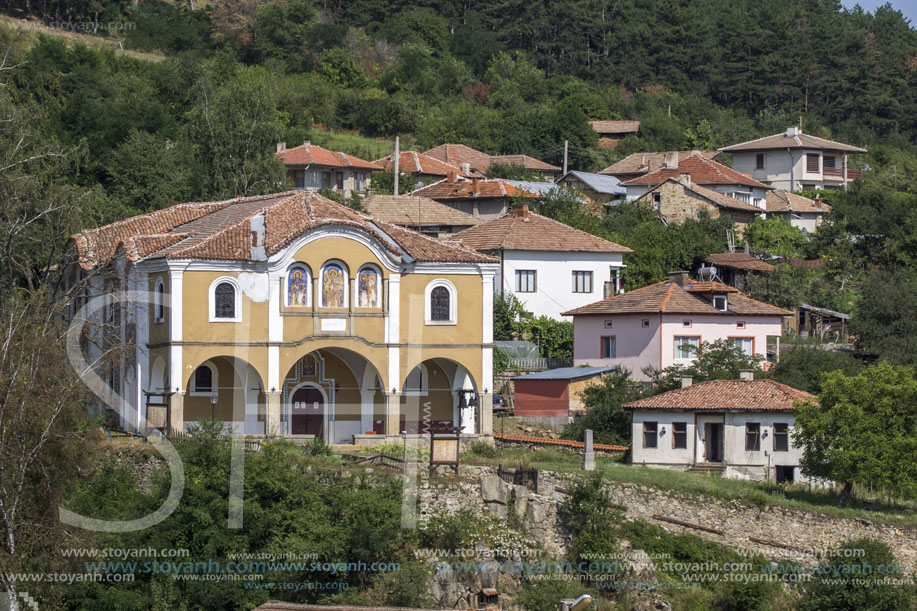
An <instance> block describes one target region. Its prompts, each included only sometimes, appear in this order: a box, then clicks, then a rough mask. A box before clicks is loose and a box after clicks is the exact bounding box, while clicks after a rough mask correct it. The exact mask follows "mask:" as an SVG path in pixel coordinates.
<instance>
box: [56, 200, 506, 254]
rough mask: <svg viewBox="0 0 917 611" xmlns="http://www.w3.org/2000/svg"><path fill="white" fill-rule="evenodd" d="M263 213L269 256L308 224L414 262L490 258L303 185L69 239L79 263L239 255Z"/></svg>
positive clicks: (175, 209)
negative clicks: (359, 234)
mask: <svg viewBox="0 0 917 611" xmlns="http://www.w3.org/2000/svg"><path fill="white" fill-rule="evenodd" d="M261 214H263V215H264V225H265V247H266V250H267V254H268V256H270V255H273V254H275V253H277V252H279V251H280V250H282V249H283V248H285V247H286V246H288V245H289V244H290V243H292V242H293V241H294V240H295V239H296V238H298V237H299V236H301V235H303V234H304V233H306V232H307V231H310V230H312V229H317V228H319V227H325V226H346V227H353V228H356V229H360V230H362V231H365V232H367V233H369V234H371V235H372V236H373V237H375V238H376V239H377V240H378V241H379V243H380V245H381V246H382V247H383V248H385V249H386V250H388V251H390V252H392V253H393V254H395V255H400V254H401V253H402V250H403V251H404V252H405V253H406V254H408V255H409V256H410V257H413V258H414V259H416V260H418V261H426V262H444V263H466V262H467V263H492V262H495V261H496V260H495V259H493V258H492V257H487V256H485V255H482V254H480V253H477V252H474V251H472V250H468V249H466V248H463V247H461V246H459V245H450V244H444V243H441V242H438V241H437V240H434V239H432V238H429V237H427V236H424V235H421V234H419V233H417V232H414V231H410V230H408V229H404V228H401V227H397V226H395V225H390V224H388V223H386V222H384V221H380V220H378V219H374V218H372V217H370V216H367V215H365V214H360V213H358V212H356V211H354V210H351V209H350V208H347V207H346V206H342V205H340V204H337V203H335V202H333V201H331V200H330V199H327V198H325V197H322V196H321V195H319V194H318V193H316V192H314V191H309V190H299V191H288V192H286V193H275V194H272V195H262V196H257V197H248V198H237V199H232V200H226V201H221V202H203V203H190V204H178V205H176V206H172V207H170V208H165V209H162V210H157V211H155V212H150V213H149V214H144V215H140V216H135V217H131V218H128V219H124V220H123V221H118V222H116V223H112V224H110V225H105V226H104V227H99V228H98V229H87V230H85V231H82V232H80V233H78V234H76V235H74V236H73V241H74V243H75V245H76V248H77V252H78V257H79V264H80V266H81V267H82V268H84V269H91V268H94V267H97V266H99V265H104V264H106V263H108V262H109V261H110V260H111V259H112V258H113V257H114V256H115V254H116V253H117V252H118V249H119V248H123V250H124V252H125V254H126V256H127V258H128V259H129V260H131V261H134V262H136V261H140V260H145V259H163V258H164V259H205V260H228V261H245V260H248V259H249V258H250V256H251V219H252V218H253V217H254V216H257V215H261Z"/></svg>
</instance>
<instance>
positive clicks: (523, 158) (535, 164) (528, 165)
mask: <svg viewBox="0 0 917 611" xmlns="http://www.w3.org/2000/svg"><path fill="white" fill-rule="evenodd" d="M490 161H491V163H501V164H504V165H518V166H522V167H524V168H525V169H526V170H533V171H535V172H560V171H561V169H562V168H559V167H557V166H556V165H551V164H550V163H547V162H544V161H541V160H540V159H535V158H534V157H529V156H528V155H494V156H493V157H491V158H490Z"/></svg>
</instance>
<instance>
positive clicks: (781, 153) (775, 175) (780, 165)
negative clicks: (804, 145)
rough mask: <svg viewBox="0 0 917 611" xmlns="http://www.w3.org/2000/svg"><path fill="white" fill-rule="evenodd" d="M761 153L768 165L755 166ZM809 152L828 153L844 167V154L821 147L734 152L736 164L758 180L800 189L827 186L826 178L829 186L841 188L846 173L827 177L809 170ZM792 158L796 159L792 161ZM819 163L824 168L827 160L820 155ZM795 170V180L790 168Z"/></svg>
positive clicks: (733, 160)
mask: <svg viewBox="0 0 917 611" xmlns="http://www.w3.org/2000/svg"><path fill="white" fill-rule="evenodd" d="M758 153H762V154H763V155H764V169H762V170H757V169H755V165H756V158H757V155H758ZM808 153H813V154H817V155H820V156H823V155H825V154H826V155H827V156H828V157H834V164H835V165H834V167H835V168H837V169H839V170H840V169H843V167H844V154H843V153H838V152H831V151H827V152H825V151H821V150H819V149H791V150H789V151H788V150H786V149H782V150H771V151H747V152H737V153H732V167H733V168H735V169H736V170H738V171H739V172H742V173H743V174H748V175H749V176H751V177H752V178H754V179H755V180H759V181H761V182H763V183H766V184H769V185H770V186H772V187H774V188H775V189H786V190H789V191H800V190H801V189H802V188H803V184H805V185H814V186H815V187H816V188H819V189H821V188H824V186H825V184H826V182H827V184H828V185H829V186H833V187H835V188H837V187H838V186H841V185H843V177H828V179H827V181H826V179H825V176H824V175H823V174H822V172H821V171H819V172H807V171H806V155H807V154H808ZM791 158H792V161H791ZM818 167H819V168H820V169H821V168H824V160H823V159H819V162H818ZM791 170H792V180H791V177H790V171H791Z"/></svg>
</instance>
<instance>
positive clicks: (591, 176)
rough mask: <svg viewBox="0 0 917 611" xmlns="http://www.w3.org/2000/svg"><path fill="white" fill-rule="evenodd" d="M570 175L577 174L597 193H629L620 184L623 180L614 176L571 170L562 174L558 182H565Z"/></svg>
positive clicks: (578, 177) (576, 175)
mask: <svg viewBox="0 0 917 611" xmlns="http://www.w3.org/2000/svg"><path fill="white" fill-rule="evenodd" d="M568 176H575V177H576V178H577V179H579V180H580V181H581V182H583V183H584V184H585V185H586V186H588V187H589V188H590V189H592V190H593V191H595V192H596V193H604V194H606V195H623V194H625V193H627V189H625V188H624V187H622V186H620V185H621V181H619V180H618V179H617V178H615V177H614V176H608V175H607V174H595V173H593V172H580V171H578V170H571V171H570V172H567V173H566V174H564V175H563V176H561V177H560V178H559V179H558V180H557V182H564V180H566V178H567V177H568Z"/></svg>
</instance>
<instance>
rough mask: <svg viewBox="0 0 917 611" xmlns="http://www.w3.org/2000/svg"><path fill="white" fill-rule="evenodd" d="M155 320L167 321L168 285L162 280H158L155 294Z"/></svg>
mask: <svg viewBox="0 0 917 611" xmlns="http://www.w3.org/2000/svg"><path fill="white" fill-rule="evenodd" d="M153 300H154V303H153V308H154V311H153V320H154V322H162V321H164V320H165V319H166V285H165V283H163V281H162V278H157V279H156V292H155V293H154V294H153Z"/></svg>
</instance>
